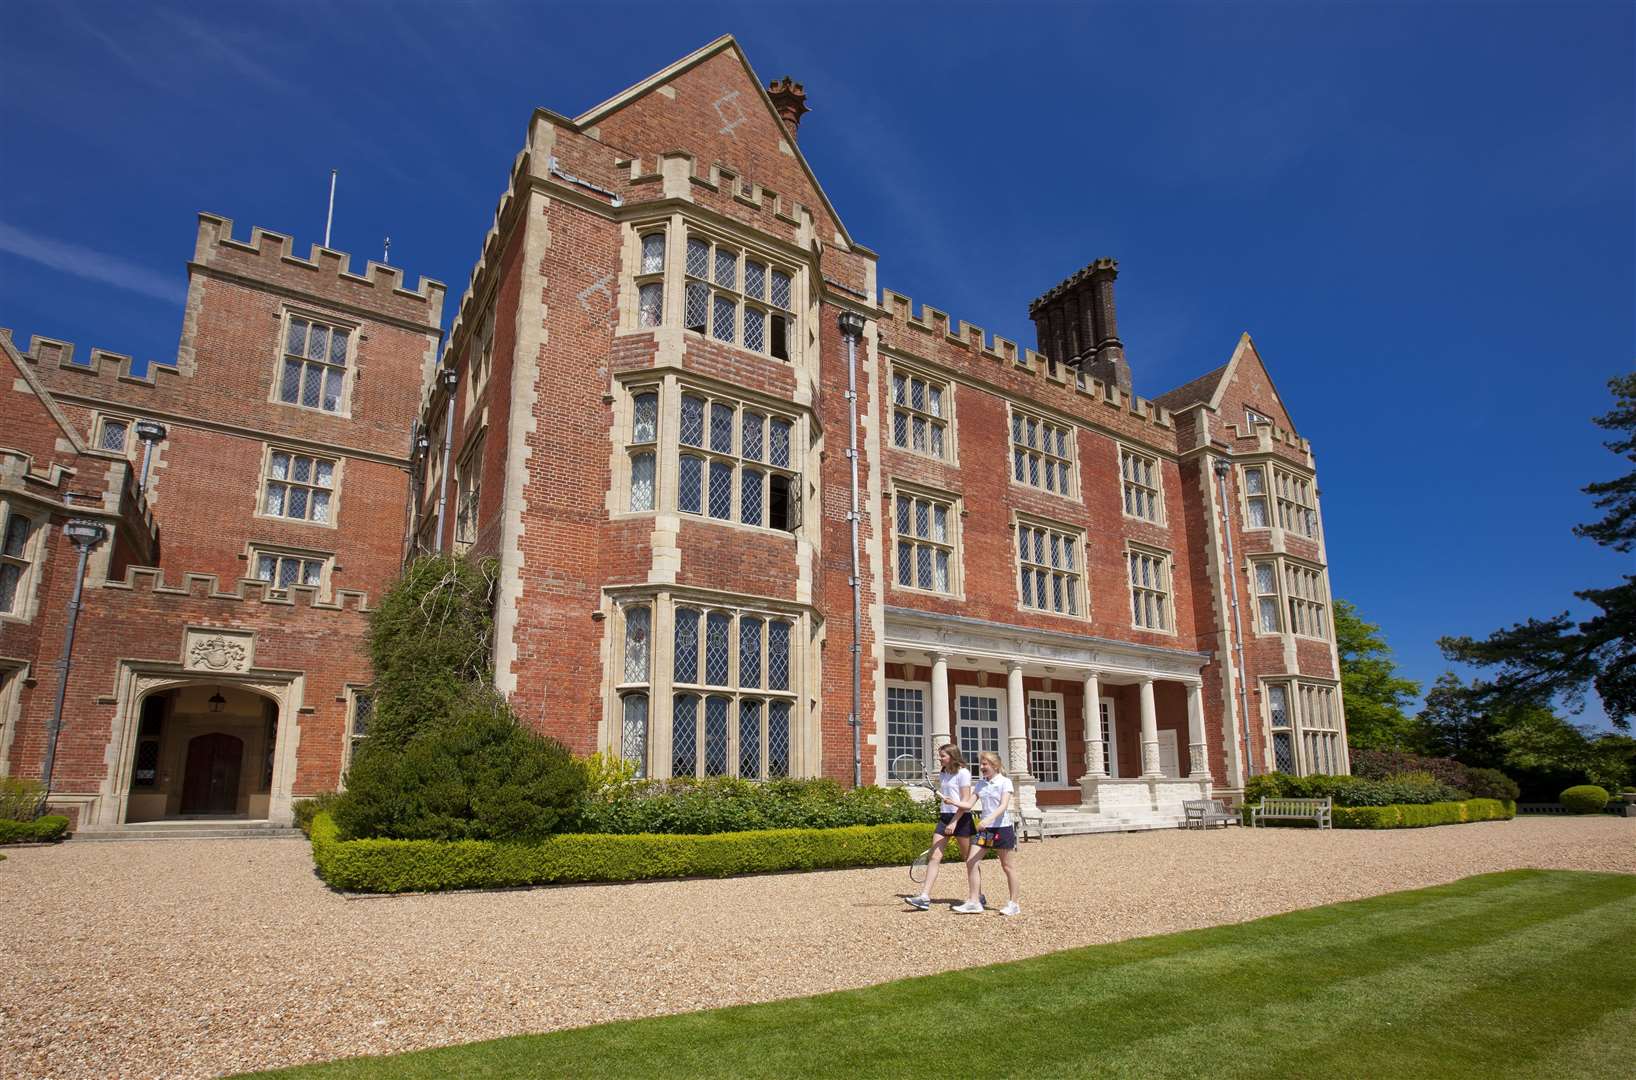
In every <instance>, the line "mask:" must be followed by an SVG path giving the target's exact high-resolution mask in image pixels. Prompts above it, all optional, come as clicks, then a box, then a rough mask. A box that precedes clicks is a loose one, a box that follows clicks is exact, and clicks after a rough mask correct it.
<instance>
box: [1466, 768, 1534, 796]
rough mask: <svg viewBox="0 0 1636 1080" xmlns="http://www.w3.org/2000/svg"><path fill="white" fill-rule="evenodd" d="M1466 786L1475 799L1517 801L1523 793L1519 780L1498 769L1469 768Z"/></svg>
mask: <svg viewBox="0 0 1636 1080" xmlns="http://www.w3.org/2000/svg"><path fill="white" fill-rule="evenodd" d="M1465 787H1466V790H1467V791H1469V792H1471V795H1472V798H1475V799H1499V800H1500V801H1501V802H1516V801H1517V799H1518V797H1519V796H1521V795H1522V788H1520V787H1518V786H1517V782H1516V781H1515V780H1513V779H1511V778H1510V777H1509V776H1507V775H1505V774H1504V773H1503V772H1501V771H1500V770H1498V769H1467V770H1466V784H1465Z"/></svg>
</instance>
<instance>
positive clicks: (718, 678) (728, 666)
mask: <svg viewBox="0 0 1636 1080" xmlns="http://www.w3.org/2000/svg"><path fill="white" fill-rule="evenodd" d="M674 616H675V625H676V635H675V656H674V661H673V664H674V667H673V671H674V679H673V684H674V685H675V686H676V688H677V696H676V697H675V699H674V701H673V703H672V704H673V708H672V718H673V724H674V725H675V726H674V727H673V730H672V741H673V743H674V749H673V751H672V756H671V758H672V772H673V773H674V774H675V775H678V776H693V775H706V776H713V775H723V774H732V775H737V776H742V777H745V778H746V779H761V778H768V777H778V776H787V775H789V770H790V756H791V732H790V718H791V710H792V709H793V708H794V704H795V703H794V700H793V698H792V697H791V696H790V693H789V688H790V670H791V668H790V652H789V647H790V627H791V625H792V624H791V623H790V622H789V621H787V620H784V619H778V618H768V617H767V616H765V615H762V614H756V613H752V612H740V611H730V610H724V609H719V608H718V609H711V610H708V611H702V610H700V609H698V608H691V607H677V608H675V609H674ZM701 620H702V621H703V623H704V626H703V630H702V633H701V630H700V625H699V624H700V622H701ZM711 688H719V689H714V690H712V689H711ZM684 691H685V692H684ZM684 698H686V699H687V700H686V701H685V702H684ZM718 701H719V702H722V703H724V704H722V705H719V706H717V705H712V704H711V702H718ZM698 702H703V703H702V704H699V703H698ZM700 708H702V709H704V710H705V716H704V719H703V721H702V726H698V727H695V725H694V718H695V716H696V715H697V710H698V709H700ZM718 713H719V716H718ZM694 740H697V742H696V743H695V741H694ZM684 744H685V745H684Z"/></svg>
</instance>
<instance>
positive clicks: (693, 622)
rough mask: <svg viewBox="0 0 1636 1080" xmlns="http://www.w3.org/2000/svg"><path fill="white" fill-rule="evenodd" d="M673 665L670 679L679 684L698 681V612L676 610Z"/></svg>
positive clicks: (693, 610)
mask: <svg viewBox="0 0 1636 1080" xmlns="http://www.w3.org/2000/svg"><path fill="white" fill-rule="evenodd" d="M674 653H675V663H674V665H673V674H672V678H674V679H675V681H676V682H679V683H696V682H698V681H699V611H698V609H697V608H677V609H676V643H675V649H674Z"/></svg>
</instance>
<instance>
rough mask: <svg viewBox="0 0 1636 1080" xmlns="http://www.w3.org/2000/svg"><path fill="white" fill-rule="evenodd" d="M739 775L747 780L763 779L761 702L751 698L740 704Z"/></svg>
mask: <svg viewBox="0 0 1636 1080" xmlns="http://www.w3.org/2000/svg"><path fill="white" fill-rule="evenodd" d="M738 717H739V722H738V774H739V776H740V777H742V778H744V779H745V780H759V779H761V775H762V770H761V702H759V701H757V700H755V699H753V698H751V699H747V700H744V701H740V702H739V703H738Z"/></svg>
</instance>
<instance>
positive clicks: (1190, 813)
mask: <svg viewBox="0 0 1636 1080" xmlns="http://www.w3.org/2000/svg"><path fill="white" fill-rule="evenodd" d="M1182 813H1183V814H1185V815H1186V816H1185V817H1184V818H1183V819H1182V827H1183V828H1185V829H1208V828H1209V827H1210V826H1212V825H1215V824H1217V823H1218V822H1219V823H1220V825H1221V827H1222V828H1224V829H1225V828H1226V827H1227V826H1228V825H1230V824H1231V823H1233V822H1235V821H1238V820H1239V817H1238V815H1237V814H1235V813H1233V812H1232V811H1230V810H1228V809H1227V804H1226V803H1224V802H1222V801H1221V800H1220V799H1188V800H1186V801H1185V802H1183V803H1182Z"/></svg>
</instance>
